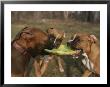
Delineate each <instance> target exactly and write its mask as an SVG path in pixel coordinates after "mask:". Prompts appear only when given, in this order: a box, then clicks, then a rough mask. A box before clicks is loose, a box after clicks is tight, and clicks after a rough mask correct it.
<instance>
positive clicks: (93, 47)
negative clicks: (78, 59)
mask: <svg viewBox="0 0 110 87" xmlns="http://www.w3.org/2000/svg"><path fill="white" fill-rule="evenodd" d="M99 49H100V48H99V46H98V45H97V44H95V43H93V44H92V45H91V49H90V52H88V53H87V55H88V57H89V58H90V60H93V58H94V59H95V58H97V57H98V56H99V54H100V50H99Z"/></svg>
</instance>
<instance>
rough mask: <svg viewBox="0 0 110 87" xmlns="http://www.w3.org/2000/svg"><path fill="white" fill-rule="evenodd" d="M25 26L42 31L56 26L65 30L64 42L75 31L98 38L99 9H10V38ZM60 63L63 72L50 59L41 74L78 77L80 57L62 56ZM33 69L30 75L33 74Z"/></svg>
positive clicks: (80, 68) (82, 68)
mask: <svg viewBox="0 0 110 87" xmlns="http://www.w3.org/2000/svg"><path fill="white" fill-rule="evenodd" d="M26 26H31V27H36V28H40V29H41V30H43V31H44V32H45V31H46V30H47V29H48V28H50V27H53V28H57V29H60V30H63V31H65V33H66V38H65V39H64V40H63V43H66V42H67V40H68V39H70V37H71V36H72V35H73V34H75V33H76V32H81V33H82V32H86V33H90V34H94V35H95V36H96V37H97V38H98V39H99V40H100V12H99V11H12V12H11V32H12V33H11V38H12V40H13V39H14V37H15V36H16V34H17V33H18V32H19V31H20V30H21V29H23V28H24V27H26ZM62 64H63V67H64V69H65V72H63V73H61V72H59V70H58V64H57V62H56V60H51V61H50V63H49V66H48V69H47V70H46V72H45V73H44V75H43V76H45V77H46V76H48V77H64V76H68V77H69V76H75V77H79V76H81V75H82V73H83V71H84V69H85V68H84V66H83V65H82V63H81V60H80V59H72V58H71V57H70V58H69V57H68V58H67V56H63V57H62ZM33 72H34V70H33V69H32V72H31V74H30V76H34V74H33Z"/></svg>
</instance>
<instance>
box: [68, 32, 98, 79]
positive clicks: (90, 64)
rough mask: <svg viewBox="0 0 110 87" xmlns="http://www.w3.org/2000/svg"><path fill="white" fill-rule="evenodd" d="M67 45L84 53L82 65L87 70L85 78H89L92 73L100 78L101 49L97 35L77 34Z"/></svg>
mask: <svg viewBox="0 0 110 87" xmlns="http://www.w3.org/2000/svg"><path fill="white" fill-rule="evenodd" d="M67 44H68V46H70V47H71V48H72V49H79V50H82V51H83V53H82V55H83V56H84V57H85V59H83V60H82V63H83V64H84V65H85V66H86V68H87V70H86V71H85V72H84V74H83V76H84V77H87V76H89V75H90V74H92V73H94V74H95V75H97V76H100V58H99V57H100V48H99V44H98V39H97V38H96V36H95V35H90V34H86V33H77V34H75V35H74V36H73V37H71V40H69V41H68V42H67Z"/></svg>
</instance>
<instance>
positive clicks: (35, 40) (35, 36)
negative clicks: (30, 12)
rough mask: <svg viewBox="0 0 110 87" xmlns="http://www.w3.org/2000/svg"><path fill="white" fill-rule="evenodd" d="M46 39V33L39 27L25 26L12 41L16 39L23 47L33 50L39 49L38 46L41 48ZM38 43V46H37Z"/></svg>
mask: <svg viewBox="0 0 110 87" xmlns="http://www.w3.org/2000/svg"><path fill="white" fill-rule="evenodd" d="M47 40H48V37H47V34H46V33H45V32H43V31H41V30H40V29H37V28H34V27H26V28H24V29H22V30H21V31H20V32H19V33H18V34H17V35H16V37H15V39H14V41H16V42H17V43H18V44H19V45H20V46H22V47H23V48H25V49H35V50H36V49H37V50H39V49H40V48H42V46H43V45H45V43H46V42H45V41H47ZM39 45H40V47H37V46H39ZM41 45H42V46H41ZM38 48H39V49H38Z"/></svg>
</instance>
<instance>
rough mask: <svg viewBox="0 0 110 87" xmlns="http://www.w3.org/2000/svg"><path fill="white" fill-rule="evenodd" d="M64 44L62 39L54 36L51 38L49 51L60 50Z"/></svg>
mask: <svg viewBox="0 0 110 87" xmlns="http://www.w3.org/2000/svg"><path fill="white" fill-rule="evenodd" d="M61 42H62V39H61V38H60V39H59V38H58V37H56V38H55V37H54V36H49V49H53V48H58V47H59V46H60V44H61Z"/></svg>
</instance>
